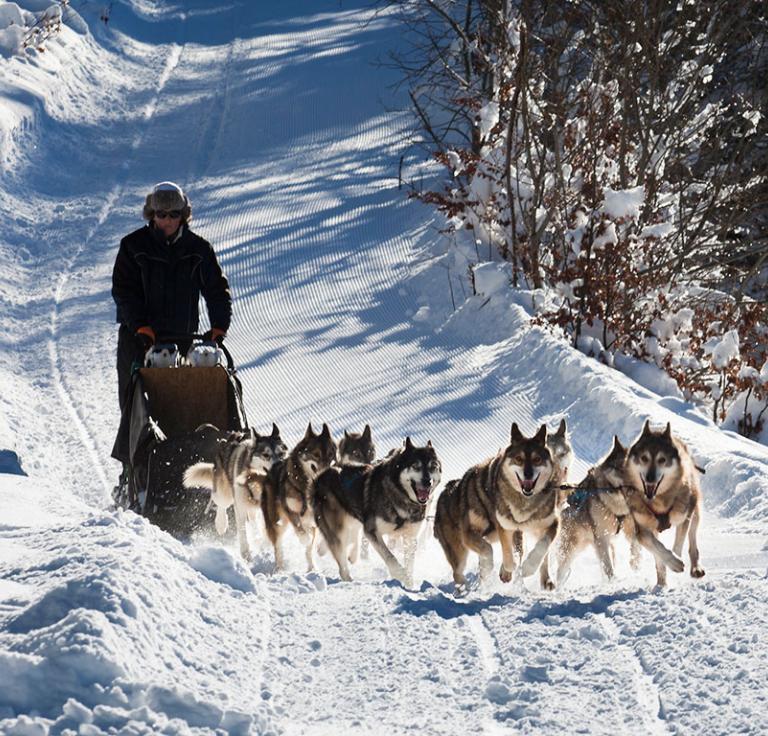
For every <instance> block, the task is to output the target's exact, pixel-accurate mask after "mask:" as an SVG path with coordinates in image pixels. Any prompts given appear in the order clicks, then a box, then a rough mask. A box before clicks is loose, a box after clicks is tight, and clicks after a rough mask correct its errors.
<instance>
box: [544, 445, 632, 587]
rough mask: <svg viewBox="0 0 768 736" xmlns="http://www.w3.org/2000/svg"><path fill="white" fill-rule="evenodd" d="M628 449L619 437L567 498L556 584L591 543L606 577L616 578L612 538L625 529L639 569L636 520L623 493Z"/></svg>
mask: <svg viewBox="0 0 768 736" xmlns="http://www.w3.org/2000/svg"><path fill="white" fill-rule="evenodd" d="M626 460H627V448H626V447H624V446H623V445H622V444H621V441H620V440H619V438H618V437H616V436H614V438H613V447H612V448H611V451H610V452H609V453H608V454H607V455H606V456H605V457H604V458H603V459H602V460H600V461H599V462H598V463H597V465H595V466H594V467H593V468H590V470H589V471H588V472H587V475H586V477H585V478H584V480H582V481H581V483H579V485H578V487H577V490H576V492H575V493H574V494H573V495H571V496H570V498H569V499H568V506H567V507H566V508H565V509H564V510H563V512H562V516H561V522H560V538H559V544H558V567H557V584H558V585H561V584H562V583H563V582H565V580H566V578H567V577H568V573H569V572H570V569H571V562H572V561H573V558H574V556H575V555H576V554H577V553H578V552H580V551H581V550H583V549H585V548H586V547H588V546H589V545H592V546H593V547H594V548H595V551H596V552H597V557H598V559H599V560H600V567H601V569H602V571H603V574H604V575H605V577H606V578H608V579H609V580H611V579H612V578H613V574H614V571H613V567H614V555H613V545H612V543H611V540H612V538H613V537H614V536H615V535H616V534H618V533H619V532H620V531H623V532H624V535H625V536H626V537H627V539H628V540H629V543H630V549H631V565H632V567H633V568H637V566H638V563H639V551H640V550H639V548H638V543H637V532H636V528H635V523H634V520H633V518H632V515H631V513H630V510H629V504H628V503H627V499H626V496H625V493H624V465H625V463H626Z"/></svg>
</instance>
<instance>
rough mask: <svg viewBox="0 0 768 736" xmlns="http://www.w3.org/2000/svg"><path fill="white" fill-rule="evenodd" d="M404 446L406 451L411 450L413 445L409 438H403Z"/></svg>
mask: <svg viewBox="0 0 768 736" xmlns="http://www.w3.org/2000/svg"><path fill="white" fill-rule="evenodd" d="M404 445H405V449H406V450H412V449H413V443H412V442H411V438H410V437H406V438H405V443H404Z"/></svg>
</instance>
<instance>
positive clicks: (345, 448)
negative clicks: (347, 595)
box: [318, 424, 376, 564]
mask: <svg viewBox="0 0 768 736" xmlns="http://www.w3.org/2000/svg"><path fill="white" fill-rule="evenodd" d="M375 459H376V445H375V444H374V443H373V436H372V433H371V428H370V426H369V425H368V424H366V425H365V428H364V429H363V431H362V433H357V432H347V430H346V429H345V430H344V437H342V438H341V440H340V441H339V465H340V466H341V473H342V476H343V482H344V483H348V482H350V480H351V478H353V477H354V476H355V475H356V474H357V471H356V470H354V469H355V468H363V467H365V466H367V465H372V464H373V462H374V460H375ZM361 536H362V529H361V530H360V533H359V534H357V535H356V537H355V540H356V543H355V544H353V546H352V549H351V551H350V553H349V561H350V562H351V563H353V564H354V563H355V562H357V559H358V557H359V555H360V550H361V540H360V538H361ZM362 550H363V557H364V558H365V559H368V542H367V541H366V540H363V542H362ZM327 551H328V548H327V546H326V544H325V539H324V538H323V539H321V540H320V544H319V545H318V552H319V553H320V554H325V553H326V552H327Z"/></svg>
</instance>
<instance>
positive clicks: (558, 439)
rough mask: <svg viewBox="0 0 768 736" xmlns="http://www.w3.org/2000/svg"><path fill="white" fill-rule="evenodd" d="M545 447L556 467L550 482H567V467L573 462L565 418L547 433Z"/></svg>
mask: <svg viewBox="0 0 768 736" xmlns="http://www.w3.org/2000/svg"><path fill="white" fill-rule="evenodd" d="M547 447H548V448H549V451H550V453H551V454H552V462H554V464H555V469H556V470H555V475H554V476H553V478H552V483H553V484H554V485H558V486H559V485H562V484H563V483H566V482H567V480H568V469H569V468H570V467H571V465H572V464H573V447H572V446H571V438H570V436H569V435H568V426H567V424H566V422H565V419H561V420H560V425H559V426H558V428H557V431H556V432H555V433H554V434H547Z"/></svg>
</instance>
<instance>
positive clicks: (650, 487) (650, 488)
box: [643, 482, 658, 498]
mask: <svg viewBox="0 0 768 736" xmlns="http://www.w3.org/2000/svg"><path fill="white" fill-rule="evenodd" d="M657 485H658V484H657V483H645V482H643V486H644V487H645V495H646V497H647V498H653V497H654V495H655V494H656V487H657Z"/></svg>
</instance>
